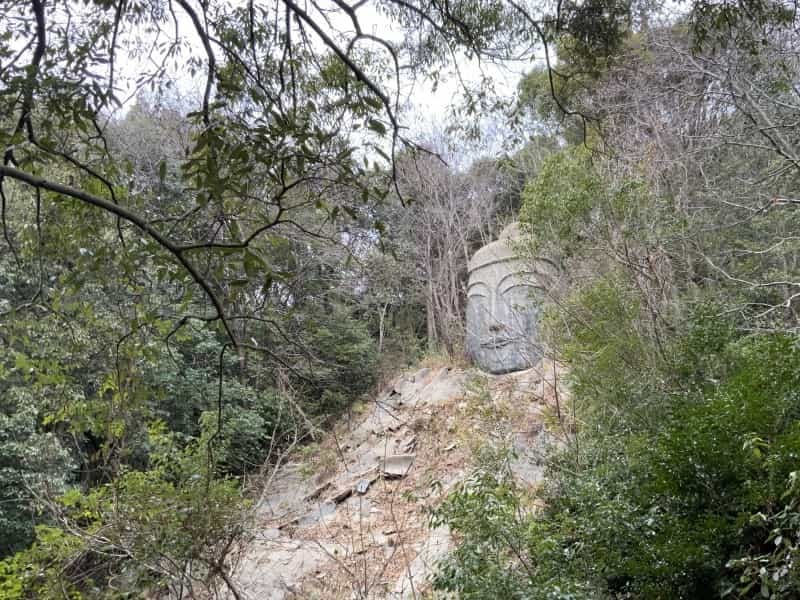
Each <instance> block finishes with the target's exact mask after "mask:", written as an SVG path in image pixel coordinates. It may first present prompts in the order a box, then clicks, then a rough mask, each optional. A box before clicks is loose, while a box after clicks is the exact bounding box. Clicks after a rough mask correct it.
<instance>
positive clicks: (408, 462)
mask: <svg viewBox="0 0 800 600" xmlns="http://www.w3.org/2000/svg"><path fill="white" fill-rule="evenodd" d="M416 457H417V455H416V454H394V455H392V456H387V457H386V458H384V459H382V460H381V462H380V468H381V473H383V476H384V477H389V478H394V477H405V476H406V475H407V474H408V472H409V471H410V470H411V466H412V465H413V464H414V459H415V458H416Z"/></svg>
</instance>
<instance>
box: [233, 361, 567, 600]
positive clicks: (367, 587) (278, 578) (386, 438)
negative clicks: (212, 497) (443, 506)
mask: <svg viewBox="0 0 800 600" xmlns="http://www.w3.org/2000/svg"><path fill="white" fill-rule="evenodd" d="M559 376H560V371H559V370H558V369H554V366H553V364H552V363H551V362H549V361H543V362H542V363H541V364H539V365H538V366H537V367H535V368H532V369H529V370H526V371H521V372H517V373H512V374H508V375H499V376H487V375H485V374H481V373H479V372H476V371H474V370H471V369H464V368H461V367H448V366H439V367H435V368H422V369H418V370H416V371H412V372H409V373H407V374H404V375H400V376H398V377H397V378H396V379H394V381H392V382H391V383H390V384H389V385H387V386H386V387H385V388H384V390H383V391H382V392H381V393H379V394H378V395H377V396H376V397H375V398H373V399H372V400H371V401H370V402H368V403H364V404H362V405H361V406H359V407H358V408H357V409H356V410H354V411H353V413H352V414H351V415H350V417H349V418H346V419H343V420H341V421H340V422H339V423H338V424H337V425H336V427H335V428H334V429H333V431H332V432H331V433H330V434H327V435H325V437H324V438H323V439H321V440H320V441H319V443H318V444H317V445H315V446H313V447H312V448H310V449H303V450H301V451H299V452H296V453H295V454H294V455H293V456H292V457H291V458H290V460H289V461H287V462H286V463H284V464H282V465H281V466H280V467H279V468H278V469H277V470H275V471H274V473H273V474H272V476H270V477H269V478H268V481H267V484H266V487H265V489H264V493H263V496H262V497H261V499H260V501H259V503H258V506H257V508H256V511H255V518H254V523H253V531H252V533H253V536H252V539H251V540H250V542H249V544H248V545H247V547H246V548H245V549H244V550H243V552H242V556H241V559H240V561H239V564H238V567H237V568H236V570H235V571H234V574H233V578H234V580H235V582H236V587H237V589H238V591H239V592H240V594H241V597H242V598H253V599H255V598H265V599H266V598H269V599H274V600H278V599H282V598H294V597H298V598H299V597H302V598H306V597H311V598H354V597H357V598H413V597H416V594H418V593H419V592H420V591H421V590H424V589H425V588H426V587H427V586H428V581H427V577H428V575H429V574H430V573H431V570H432V568H433V566H434V565H435V563H436V561H437V559H439V558H441V557H442V556H443V555H444V554H445V553H447V552H448V550H449V549H450V548H451V547H452V545H453V544H454V543H455V541H454V540H453V538H452V536H451V535H450V533H449V532H448V530H447V529H446V528H436V529H431V528H429V526H428V521H429V510H430V509H431V508H432V507H435V506H437V505H438V504H439V503H440V502H441V500H442V499H443V498H444V497H445V496H446V495H447V493H448V492H449V491H450V490H452V488H453V486H454V485H455V484H456V483H457V482H459V481H462V480H463V479H464V478H465V477H466V476H467V474H468V473H469V471H470V462H471V460H472V456H473V452H474V451H475V450H477V449H479V448H480V447H481V446H484V445H490V446H494V447H497V448H500V447H509V448H513V449H514V451H515V455H516V456H515V457H513V458H512V459H511V460H510V467H511V469H512V471H513V473H514V474H515V476H516V477H517V479H518V480H519V481H520V482H521V483H522V484H523V485H525V486H536V485H537V484H538V482H539V481H540V478H541V476H542V471H541V468H540V462H541V461H540V459H541V456H542V452H543V449H544V445H545V443H546V440H547V439H548V437H549V434H548V433H546V432H547V428H546V426H545V424H546V423H547V422H550V421H553V416H554V414H555V410H556V408H555V402H556V393H555V389H556V388H555V386H554V382H556V381H558V377H559ZM559 393H560V394H563V390H560V391H559Z"/></svg>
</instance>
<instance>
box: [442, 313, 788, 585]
mask: <svg viewBox="0 0 800 600" xmlns="http://www.w3.org/2000/svg"><path fill="white" fill-rule="evenodd" d="M701 316H702V317H701ZM687 325H688V326H687V333H686V334H685V335H683V336H681V337H680V338H679V339H677V340H676V341H675V342H674V344H673V345H672V349H673V352H672V354H671V357H672V358H674V361H671V363H670V364H669V365H662V370H661V371H660V372H656V373H644V372H642V376H643V377H645V378H648V379H655V380H661V381H662V382H664V383H662V386H663V388H662V393H661V395H660V396H659V401H660V402H661V403H662V404H661V406H660V409H659V410H658V415H659V417H658V419H642V418H640V417H641V415H640V414H639V413H640V411H639V410H638V409H637V406H639V405H638V404H637V402H638V400H637V399H629V401H628V402H627V403H625V404H623V406H626V407H627V409H626V411H625V412H627V413H628V414H625V415H622V416H619V417H618V421H617V422H614V423H612V422H611V421H610V420H609V421H606V422H603V421H595V422H594V426H593V427H587V428H585V429H584V430H583V431H582V432H580V434H579V436H578V441H577V444H578V445H577V448H576V447H575V446H572V445H570V447H569V448H567V449H565V450H564V451H561V452H559V453H557V454H556V455H555V456H554V457H553V458H552V460H551V461H550V471H549V479H548V484H547V486H546V487H545V488H544V489H543V491H542V492H541V493H540V501H541V502H543V504H544V506H545V508H544V509H543V510H542V511H540V512H539V513H534V512H532V511H530V510H527V511H526V510H525V503H524V502H523V498H524V496H523V495H522V494H521V493H520V492H519V490H515V489H514V488H513V487H509V485H508V484H507V483H504V482H503V481H502V480H500V479H497V478H493V476H490V475H486V474H483V475H481V476H479V477H478V478H477V479H475V480H474V481H476V482H477V483H473V484H470V485H471V486H472V487H470V488H466V487H465V488H462V489H459V490H458V491H457V492H456V493H455V494H454V495H453V496H452V497H451V498H450V499H449V500H448V502H447V503H446V504H445V506H444V508H443V510H442V512H441V513H440V521H441V522H442V523H446V524H448V525H450V527H451V528H453V530H454V531H455V532H457V533H458V534H460V535H461V536H462V537H463V540H464V546H463V547H459V549H458V550H457V551H456V553H455V554H454V557H453V559H452V560H451V562H450V563H447V564H445V565H444V567H443V569H442V570H441V571H440V574H439V576H438V577H437V580H436V582H437V585H438V586H439V587H441V588H444V589H449V590H453V591H458V592H459V593H463V595H464V597H474V598H479V597H487V598H488V597H498V598H518V597H535V598H549V597H571V596H570V595H574V597H611V598H647V599H660V598H663V599H665V600H666V599H673V598H686V599H694V598H712V597H725V596H737V597H748V598H750V597H753V598H755V597H759V595H761V597H767V598H790V597H797V596H798V595H800V577H798V575H799V573H798V568H797V567H796V566H795V564H796V562H795V558H796V552H797V547H798V534H797V531H798V529H797V526H798V524H800V485H798V482H797V479H798V475H797V456H800V347H798V343H797V340H796V339H795V338H794V337H792V336H789V335H777V334H776V335H769V336H762V337H749V338H741V339H736V338H735V336H734V335H733V334H732V329H731V328H730V327H729V326H728V325H727V324H726V323H724V322H713V319H711V318H710V315H709V314H708V312H707V311H705V310H700V311H698V312H697V314H696V317H695V320H694V321H693V322H690V323H688V324H687ZM585 342H586V343H588V341H586V340H585ZM701 349H704V351H705V352H706V353H707V354H706V355H705V356H704V357H703V360H700V361H698V360H697V358H698V354H697V353H698V352H700V351H701ZM692 364H694V365H695V367H694V368H693V369H691V370H689V368H688V366H689V365H692ZM723 365H724V367H723ZM601 367H602V369H603V370H606V371H608V372H612V371H613V365H611V364H606V365H601ZM626 369H629V366H622V364H620V366H619V370H620V373H621V372H623V371H625V370H626ZM670 369H674V370H673V371H670ZM689 371H691V374H692V376H693V377H696V380H697V382H699V383H698V384H697V385H684V384H685V383H686V379H687V377H688V375H687V373H688V372H689ZM578 373H579V377H581V376H583V375H580V374H581V373H583V371H580V370H579V371H578ZM620 373H617V374H616V375H617V376H618V375H619V374H620ZM612 374H613V373H612ZM633 374H635V371H633V372H630V371H629V372H628V376H631V375H633ZM593 376H594V377H595V381H596V382H597V383H599V384H600V385H601V386H602V384H603V380H602V377H600V378H599V379H598V378H597V377H598V374H597V373H595V374H593ZM712 382H713V383H712ZM584 383H585V382H584ZM679 383H680V384H681V385H678V384H679ZM577 389H578V390H580V393H581V394H584V397H583V398H582V400H583V401H585V402H587V403H588V402H590V401H591V399H590V398H586V397H585V396H586V395H588V394H590V393H591V392H590V391H591V389H592V388H591V387H590V386H587V385H583V386H579V387H578V388H577ZM640 389H641V388H640ZM629 390H630V388H624V393H625V394H628V393H629ZM600 398H601V399H604V398H606V396H605V395H601V396H600ZM634 400H635V401H634ZM647 412H648V414H651V413H652V404H651V405H650V407H648V409H647ZM619 420H621V421H623V422H625V423H627V425H626V426H622V427H620V426H619ZM628 421H629V422H628ZM578 449H579V450H580V460H577V461H576V459H575V457H576V450H578ZM467 509H468V510H467ZM520 514H522V515H524V517H522V518H520V517H519V515H520ZM476 557H477V558H476ZM493 589H496V590H499V592H498V594H497V595H493V594H492V590H493ZM565 594H566V596H565Z"/></svg>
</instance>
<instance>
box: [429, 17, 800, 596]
mask: <svg viewBox="0 0 800 600" xmlns="http://www.w3.org/2000/svg"><path fill="white" fill-rule="evenodd" d="M645 12H646V11H645ZM640 16H641V15H640ZM650 16H651V17H652V16H654V14H653V13H651V14H650ZM796 26H797V22H796V15H795V13H794V12H792V10H791V9H788V12H787V9H786V6H783V5H781V6H778V5H777V4H775V5H773V4H770V3H752V4H748V5H747V6H746V7H745V5H744V4H732V3H720V4H699V5H694V6H693V10H692V11H691V12H690V14H689V15H688V17H687V18H685V19H678V20H677V21H675V20H674V19H673V20H671V21H669V22H666V23H664V22H657V21H656V20H655V19H645V20H644V21H639V22H638V23H637V22H636V21H635V20H634V21H632V22H631V23H630V24H629V28H628V33H627V35H626V39H625V41H624V42H623V43H622V44H621V45H620V46H618V47H616V48H615V49H614V51H613V52H611V53H610V54H609V55H608V56H606V58H605V59H604V60H598V57H597V56H595V57H588V56H587V55H585V53H583V52H582V51H580V40H577V41H576V40H575V39H574V36H572V35H569V34H568V35H565V36H563V37H562V38H561V39H559V41H558V47H559V57H560V58H561V59H562V62H561V64H560V66H559V69H558V73H556V74H555V78H554V79H551V78H552V76H553V73H548V72H547V71H546V70H542V71H534V72H532V73H531V74H530V76H529V77H527V78H526V79H525V80H524V82H523V84H522V85H521V86H520V106H521V107H526V108H527V109H529V110H531V111H532V113H533V114H536V115H537V116H538V118H540V119H542V120H543V122H544V123H547V124H548V126H549V127H550V128H552V129H551V130H552V131H555V132H558V134H559V135H561V136H562V138H563V140H564V141H565V142H566V143H565V146H564V148H563V149H562V150H561V151H560V152H558V153H556V154H554V155H552V156H551V157H549V158H548V159H547V160H546V161H545V163H544V164H543V166H542V168H541V170H540V171H539V174H538V176H537V177H536V178H534V179H532V180H530V181H529V182H528V184H527V186H526V188H525V189H524V191H523V192H522V201H523V205H522V208H521V220H522V222H523V226H524V227H525V228H526V231H527V233H528V243H527V244H526V247H525V250H527V251H529V252H531V253H532V254H533V255H543V256H548V257H551V258H553V259H556V260H558V261H560V264H561V265H562V268H563V271H564V274H565V275H564V276H565V278H566V279H567V280H568V283H567V284H566V285H565V286H564V287H563V288H561V289H556V290H553V292H552V294H551V298H550V300H551V302H550V306H549V308H548V309H547V316H546V318H545V327H546V329H547V332H548V333H547V335H548V338H549V339H548V341H549V342H550V346H551V349H552V351H553V353H554V355H555V356H556V357H557V358H558V359H560V360H562V361H563V362H564V363H565V364H566V365H567V366H568V368H569V382H570V391H571V403H572V404H573V406H572V407H571V410H572V411H574V412H573V413H570V412H569V411H566V414H565V413H564V412H562V421H561V422H557V423H556V425H555V426H554V427H553V429H554V431H553V434H554V435H556V436H557V437H558V438H559V440H560V442H559V443H558V444H556V445H555V446H554V447H553V448H552V449H551V454H550V455H549V456H548V460H547V464H548V472H547V480H546V482H545V483H544V484H543V486H542V487H541V488H540V489H536V490H530V489H525V488H521V487H519V486H518V484H517V483H516V482H515V480H514V478H513V477H512V476H511V474H510V473H509V472H508V471H507V469H503V468H499V467H498V465H496V464H495V463H493V462H492V461H485V460H484V461H482V462H481V461H479V463H478V467H477V469H476V471H475V473H474V476H473V477H472V478H470V479H469V480H467V481H466V482H465V483H464V484H462V485H461V486H460V487H459V488H458V489H457V491H456V492H455V493H454V494H453V495H452V496H451V497H450V498H449V499H448V500H447V501H446V502H445V503H444V505H443V506H442V507H441V508H440V509H439V510H438V511H436V512H435V513H434V516H433V520H434V523H436V524H447V525H449V526H450V527H451V528H452V529H453V530H454V531H455V532H456V534H457V535H458V536H459V538H460V544H459V546H458V548H457V549H456V550H455V552H454V553H453V555H452V556H451V557H449V558H448V559H446V560H445V561H443V563H442V564H441V565H440V570H439V573H438V574H437V577H436V580H435V584H436V585H437V587H439V588H441V589H445V590H450V591H454V592H457V593H458V594H459V597H464V598H499V597H502V598H564V599H566V598H664V599H667V598H686V599H693V598H739V597H741V598H795V597H797V596H798V594H800V573H799V572H798V569H797V564H798V563H797V558H798V556H797V551H798V544H800V538H799V537H798V531H800V530H798V524H799V523H800V512H798V506H799V503H800V486H798V477H800V475H799V473H800V471H798V462H797V457H798V456H800V397H799V396H798V391H797V390H798V384H800V381H798V368H800V363H799V362H798V361H800V345H799V343H798V338H797V328H798V319H797V295H796V294H797V286H798V282H797V273H798V271H797V264H796V255H797V252H796V249H797V246H796V238H795V236H794V234H793V233H792V232H796V228H797V218H798V217H797V212H796V209H795V206H794V203H795V196H796V191H797V181H798V179H797V177H798V171H797V163H796V162H795V161H794V157H795V156H796V155H797V149H798V136H797V132H798V129H797V124H796V121H794V120H793V119H794V117H796V116H797V115H798V114H800V113H798V110H800V104H798V95H797V90H796V89H790V88H791V85H792V84H790V83H789V82H790V81H793V79H794V77H795V75H794V74H796V72H797V66H798V62H797V56H798V55H797V49H798V39H797V29H796ZM551 81H552V82H553V83H554V84H555V88H556V89H557V90H558V91H560V92H562V94H563V96H562V103H561V104H558V103H556V102H555V101H554V100H553V99H552V97H550V96H549V94H548V92H549V91H550V86H551ZM567 106H569V107H570V109H571V110H565V108H566V107H567Z"/></svg>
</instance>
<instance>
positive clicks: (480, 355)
mask: <svg viewBox="0 0 800 600" xmlns="http://www.w3.org/2000/svg"><path fill="white" fill-rule="evenodd" d="M516 237H518V227H517V226H516V225H510V226H508V227H506V229H505V230H504V231H503V233H502V234H501V235H500V239H499V240H497V241H495V242H492V243H490V244H487V245H486V246H484V247H483V248H481V249H480V250H478V251H477V252H476V253H475V255H474V256H473V257H472V259H471V260H470V261H469V283H468V287H467V323H466V326H467V331H466V349H467V354H468V355H469V356H470V357H471V358H472V360H473V361H474V362H475V364H477V365H478V367H480V368H481V369H482V370H483V371H486V372H488V373H495V374H499V373H510V372H512V371H520V370H522V369H527V368H529V367H530V366H532V365H533V364H535V363H536V361H538V360H539V359H540V358H541V357H542V354H543V349H542V345H541V343H540V340H539V316H540V309H541V305H542V298H543V295H544V292H545V291H546V290H547V288H548V287H549V285H551V284H552V281H553V280H554V273H553V271H554V269H553V268H552V266H551V265H550V264H549V263H548V262H546V261H543V260H532V261H529V262H526V261H523V260H521V259H520V258H519V256H518V255H517V252H516V250H515V248H514V245H515V238H516Z"/></svg>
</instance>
